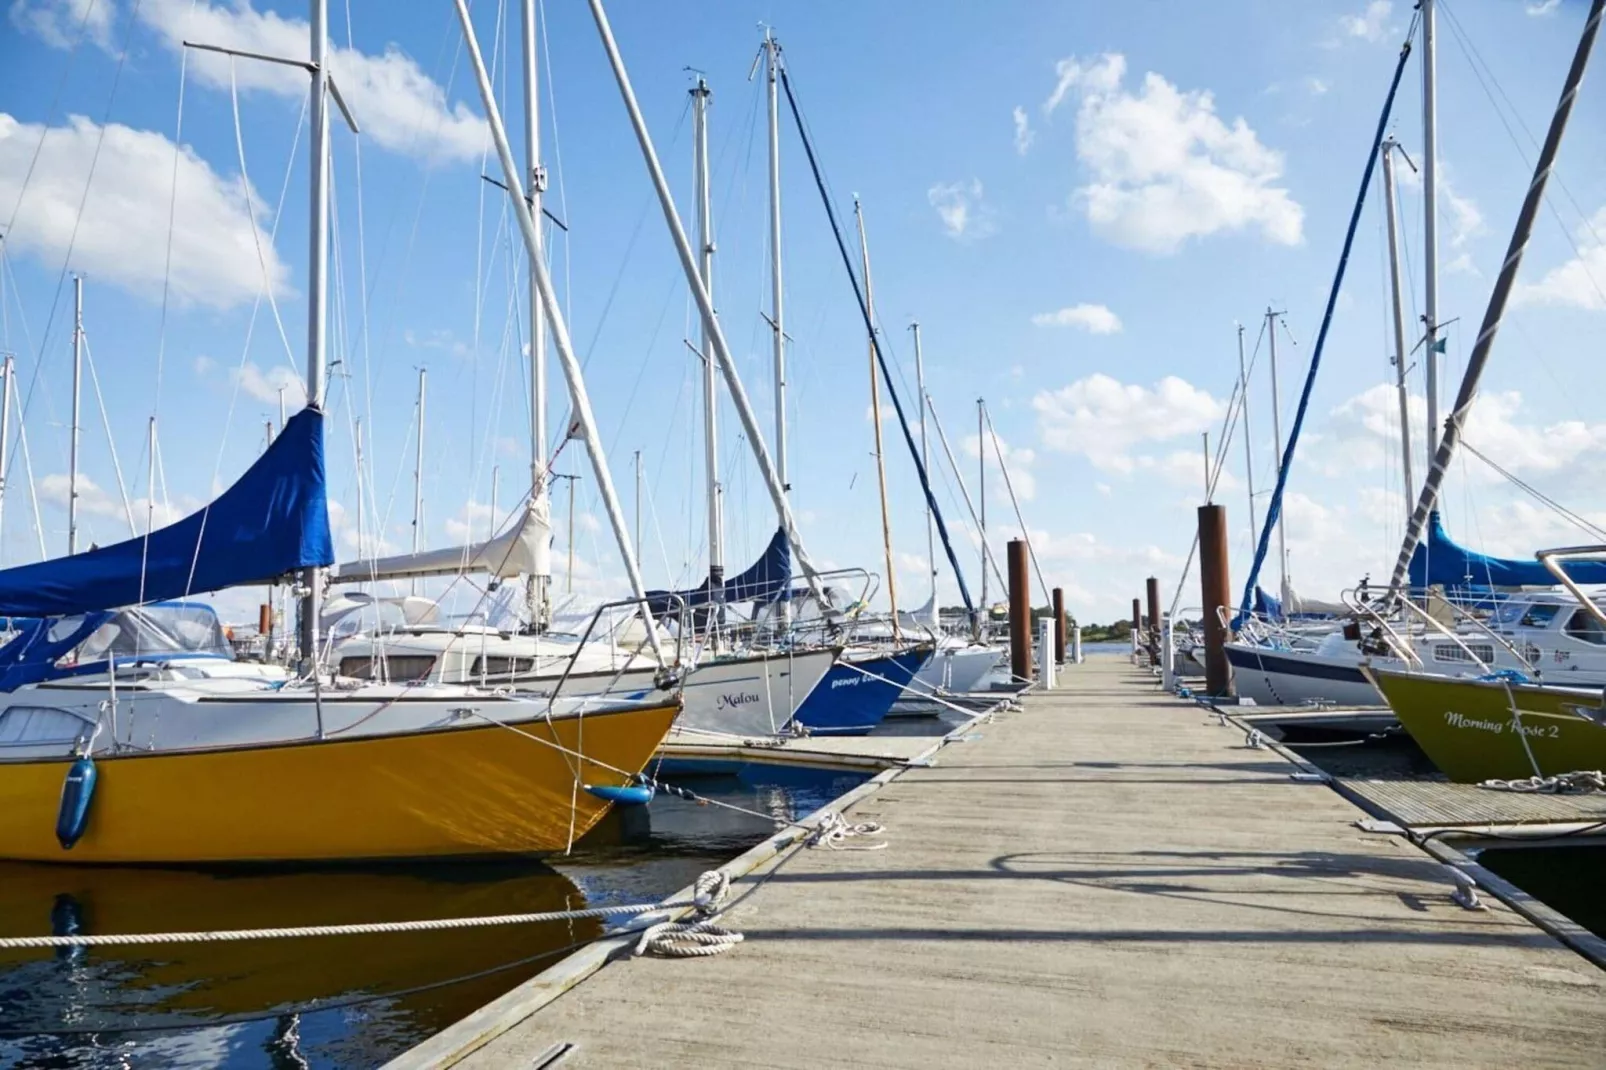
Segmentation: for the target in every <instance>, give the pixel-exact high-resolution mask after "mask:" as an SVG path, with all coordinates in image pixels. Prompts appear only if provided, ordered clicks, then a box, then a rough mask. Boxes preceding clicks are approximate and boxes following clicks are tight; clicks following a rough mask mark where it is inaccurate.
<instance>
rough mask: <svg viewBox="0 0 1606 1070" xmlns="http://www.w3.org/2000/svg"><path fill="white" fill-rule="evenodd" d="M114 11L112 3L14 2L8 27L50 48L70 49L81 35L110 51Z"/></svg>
mask: <svg viewBox="0 0 1606 1070" xmlns="http://www.w3.org/2000/svg"><path fill="white" fill-rule="evenodd" d="M116 10H117V8H116V5H115V4H114V3H112V0H16V2H15V3H13V4H12V5H11V24H12V25H13V26H15V27H16V28H17V29H19V30H21V31H22V32H23V33H31V34H33V35H34V36H35V37H37V38H39V39H40V40H41V41H43V42H44V43H45V44H47V45H49V46H50V47H51V48H71V47H72V46H73V45H74V44H75V43H76V42H77V41H78V40H79V35H80V34H82V36H83V38H84V39H85V40H88V41H90V42H92V43H94V44H96V45H99V46H100V47H101V48H104V49H108V50H110V48H111V37H112V16H113V15H114V14H116Z"/></svg>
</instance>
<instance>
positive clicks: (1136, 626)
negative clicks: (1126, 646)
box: [1132, 598, 1143, 665]
mask: <svg viewBox="0 0 1606 1070" xmlns="http://www.w3.org/2000/svg"><path fill="white" fill-rule="evenodd" d="M1142 643H1143V600H1142V599H1141V598H1134V599H1132V664H1134V665H1136V664H1137V663H1138V647H1139V646H1140V645H1142Z"/></svg>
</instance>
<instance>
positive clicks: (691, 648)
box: [335, 0, 840, 736]
mask: <svg viewBox="0 0 1606 1070" xmlns="http://www.w3.org/2000/svg"><path fill="white" fill-rule="evenodd" d="M524 7H525V20H526V27H527V28H528V27H529V26H531V25H532V24H533V0H525V4H524ZM533 49H534V41H533V31H529V32H527V33H526V35H525V52H526V57H525V58H526V63H525V79H526V89H527V92H526V94H525V99H526V103H527V118H528V119H529V129H528V130H527V135H526V144H527V147H529V146H534V145H535V144H536V143H537V139H538V136H539V135H538V124H537V123H536V122H535V120H534V118H533V112H532V111H531V109H533V107H534V103H533V102H534V101H535V100H536V99H537V98H538V96H539V94H538V93H537V92H536V91H535V89H534V88H533V87H534V79H535V69H534V61H533ZM692 92H693V98H694V107H695V117H696V124H697V133H696V137H695V145H696V152H697V184H698V196H697V204H698V223H699V244H700V247H701V249H702V250H703V253H702V255H701V256H700V257H699V265H698V266H699V272H698V275H697V281H698V283H699V284H700V285H701V286H702V287H704V288H705V289H706V288H708V287H709V286H711V282H712V275H711V272H712V251H713V242H712V235H711V220H710V204H711V202H710V198H709V171H708V152H707V104H708V98H709V95H710V94H709V90H708V87H707V85H706V83H705V82H703V81H702V80H701V79H699V80H698V85H697V87H696V88H695V89H693V91H692ZM527 163H528V165H529V166H528V170H529V171H530V172H531V173H536V174H539V173H540V168H539V164H538V161H537V158H536V150H535V149H534V148H530V149H529V153H528V158H527ZM512 188H513V186H512V185H510V186H509V189H510V195H511V190H512ZM773 192H774V190H773V189H772V193H773ZM537 211H538V203H537V204H535V205H532V206H530V208H529V212H530V213H531V215H532V216H534V215H535V214H536V213H537ZM535 233H536V236H537V237H538V235H539V232H538V231H537V232H535ZM526 251H527V254H528V259H529V265H530V272H531V274H532V276H533V275H534V274H535V273H536V272H537V270H538V267H537V263H538V261H539V260H540V245H539V241H538V240H537V241H528V240H527V250H526ZM778 315H779V313H778V312H777V316H778ZM551 320H552V323H553V326H554V328H555V329H560V330H561V318H560V314H559V313H557V312H556V311H554V312H553V314H552V316H551ZM712 331H713V324H712V323H705V325H704V332H703V347H702V348H703V351H704V353H705V356H706V357H707V359H706V360H705V364H704V372H703V375H704V379H703V396H704V410H705V417H704V418H705V440H706V443H705V444H706V449H705V452H706V457H707V465H708V497H709V503H708V504H709V547H710V555H709V556H710V561H709V575H708V578H707V579H706V580H705V581H704V583H702V584H701V585H699V586H697V587H695V588H692V589H689V590H683V591H641V590H640V588H639V586H638V589H637V594H638V599H637V601H638V602H639V604H640V605H641V606H643V607H645V608H646V609H647V610H649V613H650V616H651V617H653V618H663V619H664V620H666V621H674V620H675V619H676V618H677V617H678V618H681V619H680V620H679V621H678V623H680V624H682V625H685V627H682V628H681V629H680V630H679V631H678V632H677V633H676V635H675V638H674V639H672V640H666V641H665V642H664V645H665V647H666V648H667V650H668V652H669V654H670V656H671V658H672V660H673V661H674V662H676V663H677V665H678V666H679V668H680V669H681V670H682V674H681V675H682V678H680V679H677V680H674V681H672V682H671V683H670V684H669V685H666V682H665V678H664V675H663V673H662V671H661V668H660V666H659V664H658V662H657V660H656V659H655V658H654V657H652V656H650V654H649V653H648V652H647V651H645V650H644V649H643V647H644V645H645V644H643V643H641V642H639V641H638V642H635V643H620V642H617V641H615V640H614V637H613V636H612V634H611V633H610V636H609V637H608V641H606V642H600V641H599V642H585V641H582V637H580V636H574V635H560V634H555V633H552V632H549V631H547V630H546V629H545V628H544V627H543V626H542V625H541V621H542V619H543V617H544V616H545V614H544V612H543V610H542V608H541V607H540V605H539V602H538V600H537V599H534V598H532V600H531V608H532V612H531V614H530V615H531V618H532V620H531V627H530V628H528V629H526V630H524V631H520V632H517V633H514V632H506V631H501V630H497V629H494V628H490V627H487V626H481V625H476V624H465V625H461V626H458V627H454V628H445V627H441V626H438V625H412V626H407V627H402V628H398V629H392V630H389V631H385V632H382V633H370V634H366V635H360V636H357V637H355V638H352V639H349V640H347V641H345V642H343V643H342V644H341V645H340V647H339V648H338V650H337V651H336V656H335V661H336V663H337V665H338V666H340V669H341V672H342V674H343V675H348V676H357V677H363V678H384V677H388V678H390V679H397V678H399V676H400V675H402V674H405V676H406V677H407V678H410V679H417V680H424V681H429V682H434V683H458V684H476V685H479V686H486V687H499V688H511V689H513V690H514V691H516V692H519V693H521V694H536V695H541V696H551V695H554V694H558V693H561V694H562V695H566V696H608V695H622V696H627V697H631V698H637V699H640V698H647V697H649V696H655V695H657V696H660V697H663V696H664V695H665V694H666V693H667V690H674V691H676V692H678V694H679V695H680V699H681V702H682V704H683V712H682V714H681V716H680V717H679V719H678V720H677V721H676V728H677V729H680V730H688V731H696V732H702V733H714V734H720V735H734V736H773V735H776V734H778V733H780V732H782V731H783V730H784V729H785V728H786V727H787V725H788V724H789V723H790V722H791V721H792V720H793V717H794V715H795V713H796V711H797V710H798V708H799V707H800V706H801V705H802V703H803V701H804V699H805V698H806V697H807V696H808V695H809V694H810V693H812V692H813V691H814V690H815V688H816V687H817V685H819V684H820V682H821V681H822V680H823V679H824V678H825V676H826V674H827V672H828V671H829V670H830V669H831V667H832V664H833V663H834V662H835V661H836V658H837V655H838V653H839V652H840V647H838V646H836V645H834V644H831V643H822V644H815V645H804V644H800V643H791V642H787V643H776V642H767V643H752V644H749V645H747V646H745V647H738V646H735V645H733V644H732V643H730V642H729V641H728V640H729V636H728V635H726V634H725V628H726V625H725V624H724V622H723V619H724V616H725V614H726V613H727V611H732V610H734V609H736V608H737V607H738V606H740V605H741V604H743V603H754V604H757V605H759V606H768V605H771V604H774V603H775V602H777V600H778V599H781V598H784V595H785V593H786V591H787V589H788V586H789V583H790V580H791V567H792V552H791V541H790V540H789V539H788V538H787V537H786V535H785V533H784V526H783V529H782V530H781V531H778V532H777V533H776V535H775V537H774V538H773V539H772V540H771V542H770V544H769V546H768V547H767V548H766V549H765V551H764V552H763V554H761V555H760V557H759V559H758V560H757V561H756V562H755V563H754V564H753V565H752V566H751V567H750V568H748V569H746V570H745V571H743V572H742V573H740V574H738V575H737V576H735V577H733V578H730V579H726V577H725V575H724V566H723V554H722V549H721V548H722V544H723V525H722V518H721V516H720V501H719V500H720V488H719V478H718V470H717V453H718V451H717V439H716V432H715V428H714V419H715V415H714V414H715V409H716V406H717V400H718V394H717V390H718V372H717V367H716V363H715V361H714V360H713V358H712V355H711V350H712V346H713V337H712ZM531 332H532V335H531V336H532V339H534V340H536V341H533V342H532V345H531V359H532V361H539V360H540V359H541V353H542V352H543V349H544V343H545V328H544V326H543V324H542V322H541V320H540V319H535V320H533V321H532V323H531ZM564 345H566V342H560V349H561V348H562V347H563V346H564ZM542 379H543V376H542V373H541V372H540V370H539V367H537V368H536V369H534V374H533V375H532V381H533V382H536V383H540V382H541V381H542ZM537 393H539V392H537ZM532 426H533V427H537V428H544V426H545V412H544V400H543V399H541V398H540V397H533V398H532ZM544 448H545V443H544V431H540V430H538V431H537V432H536V433H535V435H534V436H533V438H532V443H531V451H532V480H534V481H535V485H537V486H539V485H540V483H541V481H542V480H543V478H544V472H545V467H544V466H545V461H544V458H543V454H542V451H543V450H544ZM783 457H784V453H783ZM783 463H784V462H783ZM545 503H546V499H545V497H544V496H541V495H537V496H535V497H534V498H532V500H531V502H530V503H529V507H528V508H527V509H526V510H525V512H524V513H523V515H522V516H521V517H520V518H519V519H517V520H516V521H515V522H514V523H513V524H511V525H509V527H508V528H507V529H506V530H504V531H503V532H502V533H500V534H499V535H497V536H496V537H495V538H493V539H490V540H487V541H486V542H483V543H477V544H473V545H469V546H461V547H453V548H447V549H439V550H431V551H423V552H418V553H413V554H404V555H398V556H394V557H389V558H383V559H380V560H371V561H363V560H358V561H352V562H348V563H346V564H343V565H341V566H340V568H339V569H338V570H336V573H335V579H336V582H374V581H382V580H396V579H404V578H410V577H421V576H456V575H466V574H483V575H486V576H489V577H490V578H491V580H492V582H504V581H506V580H510V579H513V578H514V577H516V576H519V575H525V576H542V577H544V576H546V575H547V574H548V572H549V567H548V561H547V558H548V556H549V553H550V543H551V528H550V521H549V517H548V515H547V513H546V511H545ZM610 519H611V520H612V521H613V522H614V525H615V535H616V536H617V537H618V538H619V540H620V545H621V549H622V551H623V550H625V549H626V548H627V547H628V538H627V537H626V536H625V535H624V529H623V527H622V524H621V519H620V518H619V517H617V516H616V515H615V513H614V511H613V510H610ZM688 614H689V617H688ZM698 621H701V622H703V626H702V627H694V626H691V625H693V624H694V623H695V622H698ZM653 627H654V628H655V629H656V625H654V626H653Z"/></svg>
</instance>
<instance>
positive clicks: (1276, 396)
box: [1266, 305, 1294, 613]
mask: <svg viewBox="0 0 1606 1070" xmlns="http://www.w3.org/2000/svg"><path fill="white" fill-rule="evenodd" d="M1281 315H1282V313H1281V312H1274V311H1272V308H1271V306H1270V305H1267V306H1266V339H1267V341H1268V342H1269V343H1270V349H1269V350H1268V352H1267V356H1268V357H1269V358H1270V360H1271V437H1272V446H1273V448H1274V449H1275V450H1276V451H1277V478H1278V479H1279V480H1281V479H1282V476H1283V417H1282V407H1283V399H1282V392H1281V391H1280V390H1279V389H1278V387H1277V318H1278V317H1279V316H1281ZM1277 565H1278V570H1279V571H1278V577H1279V583H1278V594H1279V595H1281V596H1282V600H1283V608H1284V609H1285V610H1286V611H1287V612H1290V613H1291V612H1293V608H1294V607H1293V606H1292V605H1291V604H1290V603H1289V598H1288V594H1289V586H1288V535H1287V533H1286V532H1284V530H1283V514H1282V513H1281V512H1278V514H1277Z"/></svg>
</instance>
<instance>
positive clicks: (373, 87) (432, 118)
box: [101, 0, 486, 161]
mask: <svg viewBox="0 0 1606 1070" xmlns="http://www.w3.org/2000/svg"><path fill="white" fill-rule="evenodd" d="M101 2H102V3H109V2H110V0H101ZM139 17H140V19H141V20H142V21H144V22H145V23H146V24H147V25H149V26H150V27H151V28H152V29H153V30H155V31H156V32H157V33H158V34H159V35H160V36H161V37H162V39H163V41H164V43H165V44H166V45H167V46H168V47H169V48H170V49H173V50H174V51H175V52H176V51H178V50H179V49H180V48H182V47H183V42H184V41H186V40H188V41H200V42H204V43H206V44H209V45H224V46H227V47H229V48H237V49H243V50H245V51H250V52H260V53H262V54H264V55H269V56H283V57H285V58H287V59H300V58H303V57H305V56H306V54H307V39H308V36H309V30H308V26H307V23H306V22H305V21H304V20H302V19H296V18H286V17H284V16H282V15H279V14H277V13H275V12H272V11H258V10H256V9H255V8H254V7H252V6H251V2H250V0H235V2H233V3H230V4H227V5H225V4H213V3H208V2H206V0H144V3H143V4H141V5H140V6H139ZM233 67H234V78H235V79H236V83H237V84H238V85H239V87H240V88H241V89H242V90H252V89H256V90H262V91H264V92H268V93H273V94H275V95H277V96H282V97H288V98H291V99H294V100H298V101H299V100H301V99H302V98H304V97H305V96H306V94H307V74H306V72H305V71H302V70H298V69H296V68H294V67H285V66H281V65H279V64H274V63H260V62H255V63H254V62H250V61H241V62H238V63H235V64H233ZM229 69H230V60H229V58H228V57H227V56H220V55H217V54H215V53H209V52H196V51H191V53H190V57H189V72H190V74H191V75H192V76H193V77H195V78H197V79H199V80H200V81H201V82H203V83H204V84H208V85H211V86H214V87H216V88H220V89H226V88H228V86H229ZM329 73H330V75H331V76H332V77H333V78H334V80H335V83H336V84H337V85H338V86H339V88H340V92H341V95H342V96H343V97H344V98H345V100H346V102H347V103H348V104H350V105H351V110H352V114H353V115H354V116H355V118H356V120H357V125H358V126H359V127H360V128H361V129H362V136H363V137H364V138H365V139H367V140H370V141H372V142H373V143H374V144H377V145H379V146H381V147H383V148H386V149H389V150H391V151H394V152H400V153H405V154H407V155H410V156H416V157H418V158H420V159H423V160H427V161H445V160H473V159H477V158H478V157H479V155H480V153H481V150H482V148H483V147H484V145H485V137H486V125H485V121H484V120H483V119H481V118H480V117H479V116H478V115H476V114H475V113H474V112H472V111H471V110H470V109H469V107H468V106H467V105H466V104H464V103H463V102H461V101H459V102H457V103H456V104H449V103H448V102H447V99H446V91H445V90H444V89H443V88H441V86H440V85H439V84H438V83H436V82H435V81H434V80H433V79H432V78H430V77H429V76H428V75H427V74H425V73H424V70H423V68H422V67H420V66H419V65H418V63H417V62H416V61H415V60H413V58H412V57H411V56H408V55H407V54H406V53H404V52H403V51H402V50H401V49H400V48H399V47H397V46H396V45H393V44H392V45H387V46H386V48H385V51H384V52H383V53H381V54H379V55H369V54H367V53H365V52H361V51H359V50H356V49H350V48H341V47H335V48H333V49H332V50H331V56H330V59H329ZM335 121H336V122H337V123H338V122H339V120H338V117H337V118H336V120H335Z"/></svg>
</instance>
